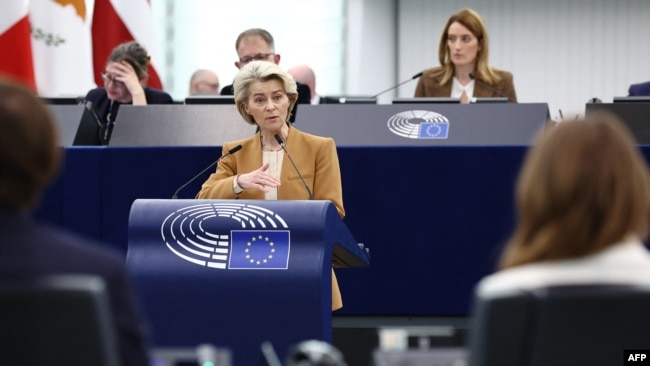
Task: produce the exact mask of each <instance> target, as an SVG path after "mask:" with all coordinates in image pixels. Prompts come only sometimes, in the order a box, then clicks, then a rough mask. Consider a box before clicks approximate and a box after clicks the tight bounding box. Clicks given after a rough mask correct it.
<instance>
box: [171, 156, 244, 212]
mask: <svg viewBox="0 0 650 366" xmlns="http://www.w3.org/2000/svg"><path fill="white" fill-rule="evenodd" d="M241 148H242V146H241V145H237V146H235V147H233V148H232V149H230V150H228V152H227V153H225V154H223V155H221V156H220V157H219V158H218V159H217V160H215V161H214V162H213V163H211V164H210V165H208V166H207V167H206V168H205V169H203V170H201V172H200V173H199V174H197V175H195V176H194V177H192V179H190V180H188V181H187V182H185V184H183V185H182V186H180V187H178V189H177V190H176V192H174V195H173V196H172V199H174V200H175V199H177V198H178V192H180V191H181V189H183V188H185V187H187V185H188V184H190V183H192V182H194V180H195V179H196V178H198V177H200V176H201V174H203V173H205V172H206V171H207V170H208V169H210V168H212V167H213V166H215V165H216V164H219V162H220V161H221V160H223V158H225V157H226V156H228V155H232V154H234V153H236V152H237V151H239V150H241Z"/></svg>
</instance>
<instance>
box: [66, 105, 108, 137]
mask: <svg viewBox="0 0 650 366" xmlns="http://www.w3.org/2000/svg"><path fill="white" fill-rule="evenodd" d="M111 130H112V125H111V126H109V127H106V125H105V124H103V123H102V121H101V119H100V118H99V116H98V115H97V112H95V108H94V107H93V105H92V103H91V102H88V101H86V103H85V105H84V111H83V113H82V114H81V120H80V121H79V127H78V128H77V133H76V135H75V137H74V141H73V142H72V145H77V146H96V145H108V140H109V139H110V137H111Z"/></svg>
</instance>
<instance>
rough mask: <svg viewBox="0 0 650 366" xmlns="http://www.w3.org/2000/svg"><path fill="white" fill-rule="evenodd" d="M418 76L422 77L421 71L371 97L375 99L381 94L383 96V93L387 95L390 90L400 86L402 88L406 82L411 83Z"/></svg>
mask: <svg viewBox="0 0 650 366" xmlns="http://www.w3.org/2000/svg"><path fill="white" fill-rule="evenodd" d="M420 76H422V71H420V72H418V73H417V74H415V75H413V76H411V78H410V79H407V80H404V81H402V82H401V83H399V84H397V85H393V86H391V87H390V88H388V89H386V90H384V91H381V92H379V93H377V94H375V95H373V96H372V98H377V97H378V96H380V95H382V94H384V93H388V92H389V91H391V90H393V89H395V88H397V87H400V86H402V85H404V84H406V83H408V82H409V81H411V80H415V79H417V78H419V77H420Z"/></svg>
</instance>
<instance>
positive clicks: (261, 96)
mask: <svg viewBox="0 0 650 366" xmlns="http://www.w3.org/2000/svg"><path fill="white" fill-rule="evenodd" d="M234 92H235V102H236V104H237V109H238V111H239V113H240V114H241V116H242V117H243V118H244V120H245V121H246V122H248V123H250V124H252V125H257V126H258V128H259V131H258V132H257V133H256V134H255V135H254V136H252V137H249V138H247V139H243V140H240V141H233V142H227V143H225V144H224V146H223V153H224V154H226V153H227V152H228V151H230V149H232V148H233V147H235V146H237V145H241V146H242V149H241V151H239V152H237V153H236V154H233V155H231V156H228V157H227V158H226V159H223V160H221V161H220V163H219V164H218V165H217V170H216V172H215V173H213V174H212V175H210V177H209V178H208V180H207V181H206V182H205V183H203V186H202V187H201V191H200V192H199V193H198V195H197V198H221V199H236V198H241V199H270V200H274V199H280V200H300V199H309V198H310V197H309V195H310V192H311V193H312V194H313V199H316V200H330V201H332V203H333V204H334V205H335V206H336V209H337V211H338V213H339V215H340V216H341V218H343V217H344V216H345V210H344V209H343V190H342V186H341V172H340V169H339V160H338V155H337V153H336V145H335V143H334V140H333V139H331V138H325V137H319V136H314V135H310V134H307V133H304V132H302V131H299V130H297V129H296V128H294V127H292V126H291V123H290V122H289V116H290V111H291V110H292V108H293V106H294V105H295V103H296V100H297V99H298V93H297V87H296V82H295V81H294V80H293V78H292V77H291V75H289V74H287V73H286V72H285V71H284V70H282V69H281V68H280V67H279V66H277V65H276V64H274V63H272V62H268V61H253V62H250V63H248V64H247V65H246V66H244V67H242V68H241V70H240V72H239V73H238V74H237V76H236V77H235V82H234ZM278 140H281V142H282V143H283V144H284V147H285V149H286V150H287V151H288V152H290V153H291V157H292V158H293V159H294V162H295V164H296V166H297V168H298V169H299V170H300V173H301V174H302V175H303V177H304V179H305V182H306V184H307V186H308V187H309V191H308V190H307V189H306V187H305V185H304V184H303V182H302V179H300V176H299V174H298V172H297V171H296V169H294V167H293V165H292V164H291V161H290V160H289V158H288V157H287V156H286V155H285V152H284V150H283V149H282V145H281V144H280V141H278ZM342 306H343V302H342V300H341V293H340V291H339V286H338V282H337V280H336V276H335V275H334V270H332V310H336V309H339V308H341V307H342Z"/></svg>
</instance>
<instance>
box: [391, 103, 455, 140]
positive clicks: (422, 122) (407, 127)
mask: <svg viewBox="0 0 650 366" xmlns="http://www.w3.org/2000/svg"><path fill="white" fill-rule="evenodd" d="M388 129H389V130H390V131H391V132H392V133H394V134H396V135H397V136H401V137H406V138H409V139H446V138H447V137H448V136H449V120H448V119H447V117H445V116H443V115H442V114H440V113H436V112H432V111H422V110H414V111H404V112H400V113H397V114H396V115H393V116H391V117H390V118H389V119H388Z"/></svg>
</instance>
